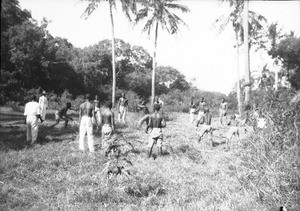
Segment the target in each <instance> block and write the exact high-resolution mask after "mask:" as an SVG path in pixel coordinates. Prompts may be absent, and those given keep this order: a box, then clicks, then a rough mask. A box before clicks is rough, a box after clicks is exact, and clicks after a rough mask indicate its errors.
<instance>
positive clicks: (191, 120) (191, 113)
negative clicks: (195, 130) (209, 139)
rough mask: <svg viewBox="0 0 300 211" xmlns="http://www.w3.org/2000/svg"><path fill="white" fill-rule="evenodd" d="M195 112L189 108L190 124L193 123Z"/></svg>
mask: <svg viewBox="0 0 300 211" xmlns="http://www.w3.org/2000/svg"><path fill="white" fill-rule="evenodd" d="M195 111H196V109H194V108H190V122H191V123H193V122H194V115H195Z"/></svg>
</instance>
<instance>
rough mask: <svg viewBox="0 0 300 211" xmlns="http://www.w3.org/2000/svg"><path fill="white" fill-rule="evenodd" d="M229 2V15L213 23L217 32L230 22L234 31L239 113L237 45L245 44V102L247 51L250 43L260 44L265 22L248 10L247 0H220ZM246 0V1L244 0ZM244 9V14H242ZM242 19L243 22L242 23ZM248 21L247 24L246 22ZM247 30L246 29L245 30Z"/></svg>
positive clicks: (240, 107) (248, 69) (247, 86)
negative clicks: (216, 27)
mask: <svg viewBox="0 0 300 211" xmlns="http://www.w3.org/2000/svg"><path fill="white" fill-rule="evenodd" d="M222 1H227V2H229V5H230V7H231V8H233V10H232V11H231V12H230V14H229V15H227V16H226V15H223V16H221V17H219V18H218V19H217V20H216V21H215V24H217V25H218V26H219V32H222V31H224V29H225V28H226V26H227V25H228V24H229V23H231V24H232V28H233V30H234V32H235V39H236V45H235V46H236V48H237V49H236V50H237V67H238V68H237V100H238V107H239V114H241V111H242V103H241V97H240V79H239V46H240V45H241V43H244V44H245V43H248V45H245V47H246V50H245V104H246V105H248V104H249V102H250V85H251V84H250V68H249V51H250V47H251V45H254V44H260V43H259V42H258V41H257V40H260V39H261V38H262V35H261V32H262V30H263V26H262V24H261V22H266V19H265V17H263V16H262V15H259V14H257V13H255V12H253V11H248V3H249V2H248V0H222ZM245 1H246V2H245ZM243 11H244V14H243ZM246 14H247V15H246ZM243 21H244V24H243V23H242V22H243ZM246 23H248V24H246ZM246 30H247V31H246ZM246 40H248V41H246Z"/></svg>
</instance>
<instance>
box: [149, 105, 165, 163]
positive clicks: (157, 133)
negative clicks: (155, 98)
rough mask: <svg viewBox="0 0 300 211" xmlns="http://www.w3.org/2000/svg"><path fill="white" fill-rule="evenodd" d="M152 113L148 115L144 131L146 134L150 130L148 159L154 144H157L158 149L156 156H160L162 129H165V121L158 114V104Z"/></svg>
mask: <svg viewBox="0 0 300 211" xmlns="http://www.w3.org/2000/svg"><path fill="white" fill-rule="evenodd" d="M153 107H154V113H153V114H151V115H150V117H149V123H148V126H147V128H146V130H145V132H146V133H147V132H148V129H149V128H151V129H152V130H151V132H150V139H149V143H148V148H149V151H148V157H149V158H150V157H151V154H152V149H153V146H154V144H155V143H156V144H157V148H158V154H159V155H162V142H163V133H162V128H164V127H166V121H165V118H164V116H162V115H161V114H159V113H158V111H159V109H160V106H159V105H158V104H155V105H154V106H153Z"/></svg>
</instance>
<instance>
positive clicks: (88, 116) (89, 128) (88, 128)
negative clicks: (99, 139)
mask: <svg viewBox="0 0 300 211" xmlns="http://www.w3.org/2000/svg"><path fill="white" fill-rule="evenodd" d="M85 100H86V101H85V102H84V103H82V104H81V105H80V107H79V122H80V126H79V149H80V150H83V151H84V137H85V134H87V139H88V147H89V150H90V152H94V136H93V118H94V114H95V107H94V105H93V104H92V103H91V96H90V95H89V94H87V95H86V97H85Z"/></svg>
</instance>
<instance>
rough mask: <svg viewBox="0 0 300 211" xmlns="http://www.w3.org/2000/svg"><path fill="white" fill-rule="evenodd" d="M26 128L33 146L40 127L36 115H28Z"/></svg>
mask: <svg viewBox="0 0 300 211" xmlns="http://www.w3.org/2000/svg"><path fill="white" fill-rule="evenodd" d="M26 127H27V133H26V136H27V141H28V142H31V144H33V143H35V142H36V139H37V136H38V131H39V126H38V118H37V117H36V116H34V115H27V117H26Z"/></svg>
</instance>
